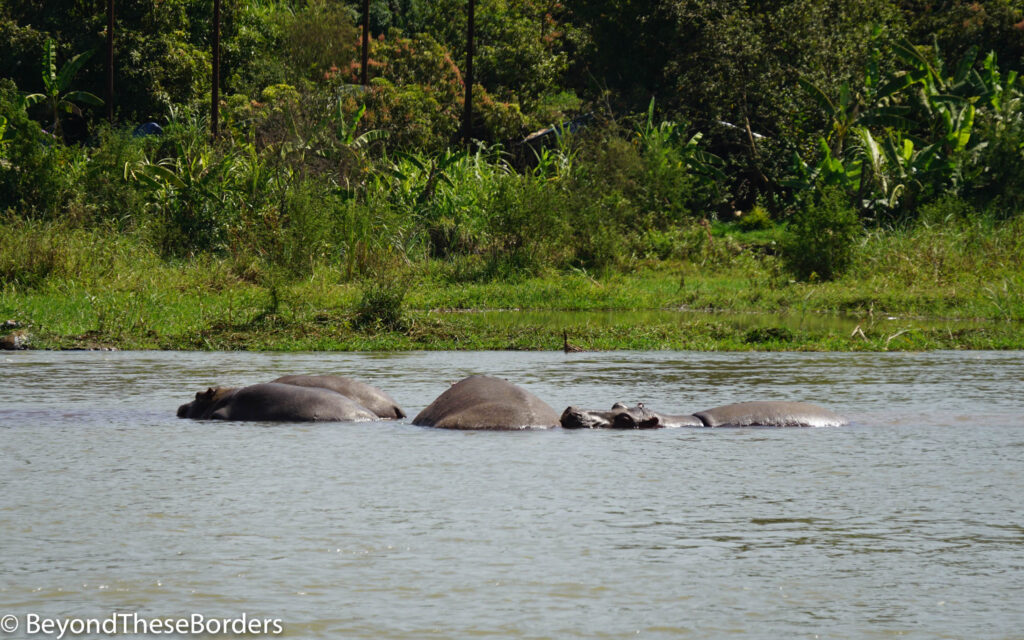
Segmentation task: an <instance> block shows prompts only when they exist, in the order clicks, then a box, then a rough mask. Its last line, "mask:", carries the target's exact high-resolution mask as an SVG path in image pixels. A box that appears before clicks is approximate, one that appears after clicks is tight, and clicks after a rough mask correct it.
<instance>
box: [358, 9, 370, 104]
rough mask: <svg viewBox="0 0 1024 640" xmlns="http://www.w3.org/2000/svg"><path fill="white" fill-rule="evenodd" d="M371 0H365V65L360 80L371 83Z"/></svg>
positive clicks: (363, 83) (364, 83) (364, 84)
mask: <svg viewBox="0 0 1024 640" xmlns="http://www.w3.org/2000/svg"><path fill="white" fill-rule="evenodd" d="M369 66H370V0H363V66H362V73H361V75H360V82H361V83H362V85H363V86H364V87H365V86H366V85H368V84H370V73H369Z"/></svg>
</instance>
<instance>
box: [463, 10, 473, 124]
mask: <svg viewBox="0 0 1024 640" xmlns="http://www.w3.org/2000/svg"><path fill="white" fill-rule="evenodd" d="M475 11H476V0H469V11H468V14H469V15H468V16H467V24H466V78H465V79H466V89H465V99H464V105H463V106H464V107H465V108H464V110H463V113H462V139H463V141H464V142H465V143H466V144H469V136H470V135H471V131H472V126H473V36H474V34H473V23H474V21H475V20H474V13H475Z"/></svg>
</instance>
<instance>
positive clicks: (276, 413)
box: [178, 382, 377, 422]
mask: <svg viewBox="0 0 1024 640" xmlns="http://www.w3.org/2000/svg"><path fill="white" fill-rule="evenodd" d="M218 392H220V393H218ZM208 393H209V392H208ZM214 393H215V394H216V395H214V396H213V397H211V398H210V400H211V401H212V402H207V403H205V404H204V405H203V406H201V407H200V406H195V409H194V410H190V409H187V407H189V406H190V405H183V406H182V408H181V409H179V410H178V416H179V417H183V418H194V419H196V420H210V419H212V420H259V421H268V422H269V421H274V422H312V421H348V422H362V421H368V420H376V419H377V416H376V415H375V414H374V413H373V412H371V411H370V410H369V409H367V408H366V407H364V406H362V405H361V404H359V403H358V402H356V401H355V400H352V399H351V398H348V397H346V396H343V395H341V394H340V393H337V392H335V391H331V390H330V389H322V388H313V387H299V386H294V385H287V384H277V383H273V382H268V383H265V384H254V385H251V386H248V387H242V388H240V389H227V390H220V389H218V390H214ZM198 400H199V398H198V396H197V402H198ZM191 404H192V405H196V403H191Z"/></svg>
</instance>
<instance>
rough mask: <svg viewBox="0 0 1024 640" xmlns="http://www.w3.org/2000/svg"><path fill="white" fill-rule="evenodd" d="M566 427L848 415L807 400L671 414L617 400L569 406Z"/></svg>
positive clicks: (772, 422) (835, 419)
mask: <svg viewBox="0 0 1024 640" xmlns="http://www.w3.org/2000/svg"><path fill="white" fill-rule="evenodd" d="M559 421H560V422H561V424H562V426H563V427H564V428H566V429H658V428H665V427H838V426H842V425H845V424H847V421H846V419H845V418H843V417H841V416H838V415H836V414H835V413H832V412H831V411H829V410H828V409H825V408H822V407H819V406H817V405H813V404H809V403H806V402H776V401H767V402H764V401H762V402H739V403H736V404H727V405H725V406H722V407H715V408H714V409H708V410H706V411H698V412H697V413H694V414H693V415H682V416H676V415H668V414H661V413H656V412H653V411H650V410H649V409H647V408H646V407H644V405H643V404H638V405H637V406H636V407H633V408H630V407H627V406H626V405H624V404H622V403H616V404H614V405H613V406H612V408H611V411H591V410H588V409H577V408H576V407H567V408H566V410H565V411H563V412H562V417H561V418H560V420H559Z"/></svg>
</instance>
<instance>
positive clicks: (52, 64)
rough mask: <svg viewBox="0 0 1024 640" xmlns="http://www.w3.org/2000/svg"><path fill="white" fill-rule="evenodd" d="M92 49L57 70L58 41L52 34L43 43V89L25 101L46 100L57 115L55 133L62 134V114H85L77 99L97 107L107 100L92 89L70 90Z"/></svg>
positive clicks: (53, 114) (54, 122) (28, 104)
mask: <svg viewBox="0 0 1024 640" xmlns="http://www.w3.org/2000/svg"><path fill="white" fill-rule="evenodd" d="M91 56H92V51H86V52H84V53H80V54H78V55H76V56H75V57H73V58H71V60H68V61H67V62H65V63H64V66H62V67H61V68H60V70H59V71H58V70H57V45H56V43H55V42H54V41H53V39H52V38H47V39H46V41H45V42H44V43H43V65H42V78H43V93H31V94H28V95H26V96H25V105H26V106H32V105H35V104H38V103H40V102H45V103H46V108H47V111H48V112H49V113H50V115H51V116H52V117H53V124H52V125H51V132H52V133H53V135H55V136H58V137H60V136H61V114H62V113H73V114H75V115H82V109H81V107H79V106H78V104H76V103H82V104H86V105H89V106H93V107H102V106H103V100H102V99H100V98H98V97H97V96H95V95H93V94H91V93H89V92H88V91H69V89H70V88H71V81H72V80H73V79H74V77H75V74H77V73H78V71H79V70H80V69H81V68H82V65H84V64H85V63H86V62H87V61H88V60H89V58H90V57H91Z"/></svg>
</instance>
